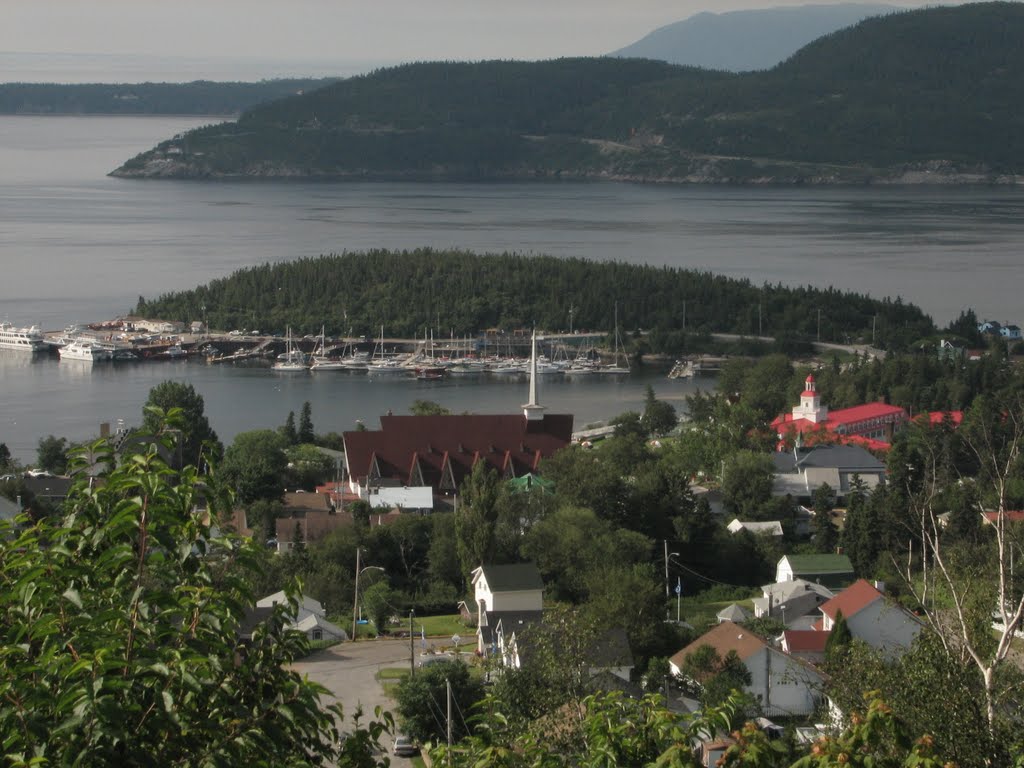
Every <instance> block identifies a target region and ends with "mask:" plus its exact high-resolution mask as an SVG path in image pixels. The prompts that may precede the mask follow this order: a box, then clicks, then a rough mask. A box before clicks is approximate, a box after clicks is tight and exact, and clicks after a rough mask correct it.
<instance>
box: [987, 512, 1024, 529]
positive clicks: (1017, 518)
mask: <svg viewBox="0 0 1024 768" xmlns="http://www.w3.org/2000/svg"><path fill="white" fill-rule="evenodd" d="M1003 519H1004V520H1005V521H1006V522H1007V523H1020V522H1024V511H1021V510H1016V509H1015V510H1007V511H1005V512H1003ZM981 521H982V522H983V523H985V524H986V525H993V526H994V525H995V524H996V523H998V522H999V513H998V512H982V513H981Z"/></svg>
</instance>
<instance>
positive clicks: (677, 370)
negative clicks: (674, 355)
mask: <svg viewBox="0 0 1024 768" xmlns="http://www.w3.org/2000/svg"><path fill="white" fill-rule="evenodd" d="M728 359H729V358H728V357H711V356H710V355H694V356H693V357H688V358H685V359H683V360H677V361H676V364H675V365H673V366H672V370H671V371H669V372H668V377H669V378H670V379H692V378H694V377H695V376H700V375H701V374H705V373H718V372H719V371H721V370H722V366H723V365H724V364H725V362H726V361H727V360H728Z"/></svg>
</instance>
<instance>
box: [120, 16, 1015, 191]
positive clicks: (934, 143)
mask: <svg viewBox="0 0 1024 768" xmlns="http://www.w3.org/2000/svg"><path fill="white" fill-rule="evenodd" d="M1022 32H1024V8H1022V7H1021V6H1020V5H1019V4H1017V3H1006V2H1003V3H981V4H972V5H964V6H957V7H941V8H929V9H923V10H913V11H906V12H901V13H895V14H890V15H887V16H884V17H875V18H871V19H867V20H865V21H863V22H861V23H860V24H858V25H856V26H854V27H850V28H847V29H844V30H840V31H838V32H835V33H833V34H830V35H827V36H825V37H823V38H821V39H819V40H817V41H815V42H814V43H812V44H810V45H808V46H806V47H805V48H803V49H802V50H800V51H799V52H797V53H796V54H795V55H794V56H792V57H791V58H790V59H789V60H787V61H785V62H783V63H781V64H779V65H778V66H776V67H774V68H773V69H771V70H767V71H758V72H747V73H740V74H731V73H726V72H713V71H707V70H701V69H697V68H692V67H679V66H675V65H670V64H667V63H664V62H656V61H649V60H642V59H614V58H589V59H588V58H576V59H558V60H552V61H540V62H517V61H485V62H477V63H456V62H434V63H417V64H408V65H403V66H399V67H394V68H388V69H382V70H379V71H376V72H373V73H371V74H368V75H365V76H359V77H354V78H349V79H346V80H343V81H340V82H337V83H334V84H332V85H329V86H327V87H325V88H321V89H320V90H317V91H314V92H311V93H308V94H304V95H301V96H293V97H289V98H285V99H282V100H279V101H275V102H272V103H269V104H264V105H260V106H257V107H254V108H252V109H250V110H247V111H246V112H245V113H244V114H243V115H242V116H241V118H240V119H239V120H238V122H237V123H235V124H233V125H230V126H217V127H208V128H201V129H198V130H196V131H192V132H190V133H188V134H186V135H185V136H183V137H176V138H175V139H173V140H169V141H166V142H163V143H162V144H160V145H159V146H158V147H157V148H156V149H154V150H152V151H150V152H148V153H144V154H142V155H139V156H138V157H136V158H133V159H132V160H129V161H128V162H127V163H125V165H124V166H122V167H121V168H120V169H118V170H117V171H115V175H125V176H155V175H161V176H176V177H188V178H206V177H223V176H229V177H230V176H246V177H251V176H265V177H275V176H327V177H355V178H362V177H376V178H380V177H390V178H432V179H436V178H505V177H517V178H534V177H537V176H540V177H565V176H569V177H590V178H620V179H621V178H628V179H638V180H676V181H703V182H707V181H718V182H723V181H734V182H758V183H764V182H787V183H791V182H812V183H815V182H817V183H821V182H858V183H860V182H870V181H873V180H908V179H910V178H911V177H908V176H907V173H908V172H919V173H923V174H925V175H926V176H927V175H928V174H937V175H938V176H939V177H943V176H945V175H949V174H953V173H958V174H960V175H961V177H964V178H968V179H969V180H974V181H984V180H988V181H999V180H1000V179H1001V178H1002V177H1003V175H1005V174H1014V173H1017V172H1019V171H1020V170H1021V164H1020V158H1021V157H1022V156H1024V153H1022V151H1021V150H1022V149H1024V147H1022V141H1024V139H1022V138H1021V137H1022V136H1024V132H1022V131H1021V130H1020V127H1021V121H1022V119H1024V118H1022V117H1021V114H1020V110H1019V109H1018V105H1019V104H1020V103H1021V101H1022V97H1024V79H1022V78H1021V76H1020V75H1021V72H1022V64H1024V43H1022V42H1021V41H1022V40H1024V34H1022ZM168 160H170V161H172V162H171V163H170V165H168V162H167V161H168ZM157 161H159V162H157ZM933 178H934V177H933ZM917 180H918V181H920V180H922V178H920V177H918V178H917Z"/></svg>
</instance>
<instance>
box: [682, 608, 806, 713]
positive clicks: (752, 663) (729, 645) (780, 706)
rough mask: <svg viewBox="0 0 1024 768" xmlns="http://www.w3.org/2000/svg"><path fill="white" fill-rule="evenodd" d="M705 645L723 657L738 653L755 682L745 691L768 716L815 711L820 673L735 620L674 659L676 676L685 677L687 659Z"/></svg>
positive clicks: (692, 644) (711, 632)
mask: <svg viewBox="0 0 1024 768" xmlns="http://www.w3.org/2000/svg"><path fill="white" fill-rule="evenodd" d="M705 645H708V646H711V647H712V648H714V649H715V651H716V652H717V653H718V655H719V656H720V657H722V658H725V656H726V655H727V654H728V653H729V652H730V651H735V652H736V655H737V656H738V657H739V658H740V661H742V662H743V664H744V666H746V668H747V671H748V672H750V680H751V682H750V684H749V685H747V686H745V687H744V691H745V692H747V693H749V694H751V695H752V696H754V697H756V698H757V699H758V700H759V701H760V704H761V709H762V710H763V712H764V713H765V714H766V715H767V716H769V717H777V716H787V715H792V716H798V715H809V714H811V713H812V712H813V711H814V709H815V707H816V705H817V702H818V691H819V690H820V689H821V686H822V677H821V675H820V674H819V673H818V671H817V670H815V669H814V668H813V667H812V666H811V665H810V664H807V663H806V662H803V661H801V660H800V659H796V658H794V657H792V656H790V655H789V654H787V653H784V652H783V651H781V650H778V649H776V648H773V647H771V645H769V644H768V643H767V642H766V641H765V640H763V639H762V638H760V637H758V636H757V635H756V634H754V633H753V632H751V631H750V630H748V629H746V628H744V627H741V626H739V625H738V624H733V623H732V622H731V621H726V622H723V623H721V624H718V625H716V626H715V627H713V628H712V629H711V630H709V631H708V632H706V633H705V634H703V635H701V636H700V637H699V638H697V639H696V640H694V641H693V642H692V643H690V644H689V645H688V646H686V647H685V648H683V649H682V650H681V651H679V652H678V653H676V654H675V655H674V656H672V658H671V659H669V668H670V670H671V671H672V673H673V674H675V675H681V674H682V670H683V668H684V666H685V663H686V658H687V657H688V656H689V655H690V654H692V653H694V652H695V651H696V650H697V649H699V648H701V647H702V646H705Z"/></svg>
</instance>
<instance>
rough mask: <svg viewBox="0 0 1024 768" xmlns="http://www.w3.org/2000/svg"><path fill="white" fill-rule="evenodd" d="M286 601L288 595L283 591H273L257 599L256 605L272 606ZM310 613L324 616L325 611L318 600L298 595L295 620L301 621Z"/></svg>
mask: <svg viewBox="0 0 1024 768" xmlns="http://www.w3.org/2000/svg"><path fill="white" fill-rule="evenodd" d="M287 602H288V596H287V595H286V594H285V593H284V592H275V593H274V594H272V595H267V596H266V597H264V598H263V599H262V600H257V601H256V607H257V608H273V607H274V606H275V605H285V604H286V603H287ZM310 615H317V616H325V615H327V612H326V611H325V610H324V606H323V604H322V603H321V602H320V601H319V600H314V599H313V598H312V597H310V596H309V595H300V596H299V606H298V614H297V615H296V616H295V620H296V621H302V620H303V619H304V618H306V617H307V616H310Z"/></svg>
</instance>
